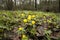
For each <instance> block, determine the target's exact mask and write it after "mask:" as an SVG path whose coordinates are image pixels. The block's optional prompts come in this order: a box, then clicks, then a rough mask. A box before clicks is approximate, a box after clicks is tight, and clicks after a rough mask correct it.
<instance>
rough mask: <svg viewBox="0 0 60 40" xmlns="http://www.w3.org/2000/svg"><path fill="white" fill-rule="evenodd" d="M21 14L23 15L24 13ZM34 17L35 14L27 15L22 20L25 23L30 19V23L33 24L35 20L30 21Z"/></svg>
mask: <svg viewBox="0 0 60 40" xmlns="http://www.w3.org/2000/svg"><path fill="white" fill-rule="evenodd" d="M21 15H22V16H23V15H24V14H21ZM35 17H36V16H35V15H28V16H27V18H26V19H23V22H24V23H27V22H28V21H31V23H32V24H35V23H36V22H35V21H34V20H33V21H32V19H34V18H35Z"/></svg>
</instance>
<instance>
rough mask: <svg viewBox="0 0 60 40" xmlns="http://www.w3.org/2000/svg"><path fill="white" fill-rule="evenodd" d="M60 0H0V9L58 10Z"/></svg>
mask: <svg viewBox="0 0 60 40" xmlns="http://www.w3.org/2000/svg"><path fill="white" fill-rule="evenodd" d="M59 2H60V0H0V10H39V11H50V12H59V9H60V8H59Z"/></svg>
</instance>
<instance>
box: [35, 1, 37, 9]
mask: <svg viewBox="0 0 60 40" xmlns="http://www.w3.org/2000/svg"><path fill="white" fill-rule="evenodd" d="M35 10H37V0H35Z"/></svg>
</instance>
